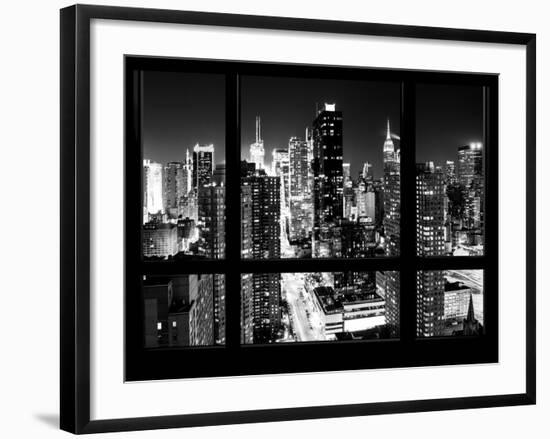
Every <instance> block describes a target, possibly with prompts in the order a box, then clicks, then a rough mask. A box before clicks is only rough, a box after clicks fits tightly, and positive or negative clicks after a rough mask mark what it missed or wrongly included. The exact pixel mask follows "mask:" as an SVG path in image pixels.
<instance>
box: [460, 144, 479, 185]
mask: <svg viewBox="0 0 550 439" xmlns="http://www.w3.org/2000/svg"><path fill="white" fill-rule="evenodd" d="M482 176H483V144H481V143H479V142H475V143H470V144H469V145H466V146H461V147H460V148H458V182H459V183H460V184H461V185H463V186H465V187H469V186H470V185H471V184H472V182H473V181H474V180H475V179H476V178H480V177H482Z"/></svg>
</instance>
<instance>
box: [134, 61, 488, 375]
mask: <svg viewBox="0 0 550 439" xmlns="http://www.w3.org/2000/svg"><path fill="white" fill-rule="evenodd" d="M143 70H156V71H158V70H162V71H185V72H203V73H220V74H223V75H225V78H226V95H225V101H226V102H225V106H226V108H225V109H226V115H225V119H226V124H225V129H226V133H225V137H226V141H225V144H226V145H225V147H226V225H225V228H226V230H237V229H240V219H239V216H240V160H241V133H240V77H242V76H247V75H260V76H288V77H315V78H320V77H322V78H327V79H328V78H332V79H361V80H372V81H384V82H388V81H391V82H396V83H398V84H400V87H401V120H400V136H401V139H402V144H403V145H407V147H406V148H405V147H404V148H402V150H401V217H400V227H401V232H400V241H401V242H400V247H401V248H400V253H399V256H395V257H385V256H384V257H376V258H352V259H350V258H326V259H325V258H322V259H317V258H312V259H269V260H268V259H261V260H259V259H243V258H241V247H240V233H239V234H237V233H227V234H226V257H225V259H221V260H201V261H155V262H153V261H143V260H142V258H141V206H142V204H141V194H142V193H143V190H139V191H138V190H136V185H138V187H140V188H141V184H142V183H141V166H142V161H141V160H142V154H141V146H140V145H141V118H140V112H139V109H140V104H141V99H142V97H141V87H140V74H139V72H140V71H143ZM420 83H421V84H465V85H466V84H468V85H480V86H483V87H484V102H485V104H486V108H485V111H484V114H485V120H484V139H483V143H484V145H485V161H484V168H485V189H484V190H485V221H484V222H485V230H484V254H483V255H482V256H461V257H454V256H453V257H449V256H437V257H435V256H433V257H421V256H417V254H416V215H415V212H416V147H415V145H416V127H415V114H416V105H415V104H416V85H417V84H420ZM497 113H498V75H496V74H482V73H469V72H468V73H456V72H434V71H417V70H399V69H378V68H364V67H343V66H325V65H311V64H284V63H264V62H261V63H260V62H242V61H224V60H198V59H187V58H155V57H141V56H139V57H138V56H129V55H127V56H126V57H125V137H126V139H125V159H124V160H125V368H126V370H125V375H126V380H127V381H134V380H155V379H171V378H191V377H214V376H236V375H254V374H266V373H296V372H320V371H334V370H354V369H370V368H381V367H412V366H428V365H450V364H472V363H489V362H496V361H498V114H497ZM136 151H139V153H136ZM405 224H406V227H405ZM488 226H489V227H488ZM465 268H468V269H483V270H484V276H483V278H484V281H483V292H484V297H483V300H484V326H485V334H484V335H482V336H476V337H462V336H458V337H437V338H425V339H419V338H417V337H416V273H417V271H421V270H447V269H465ZM379 270H392V271H393V270H395V271H399V273H400V285H410V286H412V287H410V288H412V289H413V290H414V292H415V294H412V293H407V294H401V291H400V337H399V338H398V339H386V340H360V341H359V340H358V341H339V342H334V343H331V342H303V343H301V342H300V343H298V342H296V343H285V344H269V345H241V344H240V332H241V331H240V294H239V293H240V275H241V273H265V272H277V273H282V272H321V271H329V272H338V271H379ZM192 273H223V274H225V276H226V278H225V285H226V292H225V300H226V304H225V309H226V344H225V345H224V346H212V347H182V348H174V347H171V348H158V349H144V348H143V347H142V344H141V343H140V340H141V338H140V337H132V336H131V334H136V333H137V334H143V331H142V330H141V331H140V328H141V325H142V323H141V319H142V309H141V305H140V297H141V294H133V292H136V291H140V287H141V285H140V278H141V277H142V275H144V274H162V275H170V274H172V275H182V274H192ZM401 290H403V289H402V288H401ZM363 345H365V346H363ZM360 348H364V349H367V350H368V355H366V356H360V355H357V354H358V352H362V351H358V349H360ZM290 359H292V360H293V361H292V363H289V360H290ZM160 365H162V366H160ZM182 365H184V366H182ZM220 365H223V370H221V369H222V368H221V367H220Z"/></svg>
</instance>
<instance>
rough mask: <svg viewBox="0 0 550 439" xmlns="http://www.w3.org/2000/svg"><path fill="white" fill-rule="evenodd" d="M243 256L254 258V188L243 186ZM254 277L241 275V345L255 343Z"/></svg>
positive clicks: (245, 274) (249, 274) (247, 274)
mask: <svg viewBox="0 0 550 439" xmlns="http://www.w3.org/2000/svg"><path fill="white" fill-rule="evenodd" d="M241 256H242V257H243V258H244V259H250V258H252V186H250V185H249V184H243V185H241ZM252 278H253V275H252V274H251V273H242V274H241V343H244V344H251V343H254V290H253V281H252Z"/></svg>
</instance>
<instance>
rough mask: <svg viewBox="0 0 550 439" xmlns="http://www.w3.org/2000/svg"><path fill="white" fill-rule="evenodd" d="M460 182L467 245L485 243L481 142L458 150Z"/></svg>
mask: <svg viewBox="0 0 550 439" xmlns="http://www.w3.org/2000/svg"><path fill="white" fill-rule="evenodd" d="M458 181H459V183H460V184H461V185H462V186H463V196H464V211H463V216H462V224H463V227H464V228H465V229H466V236H467V241H466V242H465V243H466V244H467V245H480V244H482V243H483V237H482V228H483V211H484V202H483V196H484V195H483V191H484V171H483V145H482V144H481V143H479V142H475V143H471V144H469V145H466V146H462V147H460V148H458Z"/></svg>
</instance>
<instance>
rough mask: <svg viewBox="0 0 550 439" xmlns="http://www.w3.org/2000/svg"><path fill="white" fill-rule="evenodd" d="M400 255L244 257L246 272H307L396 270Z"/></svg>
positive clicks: (398, 266) (242, 267) (242, 265)
mask: <svg viewBox="0 0 550 439" xmlns="http://www.w3.org/2000/svg"><path fill="white" fill-rule="evenodd" d="M400 261H401V259H400V258H399V257H390V258H363V259H359V258H357V259H355V258H353V259H335V258H319V259H317V258H308V259H291V258H288V259H267V260H266V259H243V260H242V261H241V269H242V271H243V272H244V273H300V272H302V273H307V272H343V271H356V272H364V271H396V270H399V269H400Z"/></svg>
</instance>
